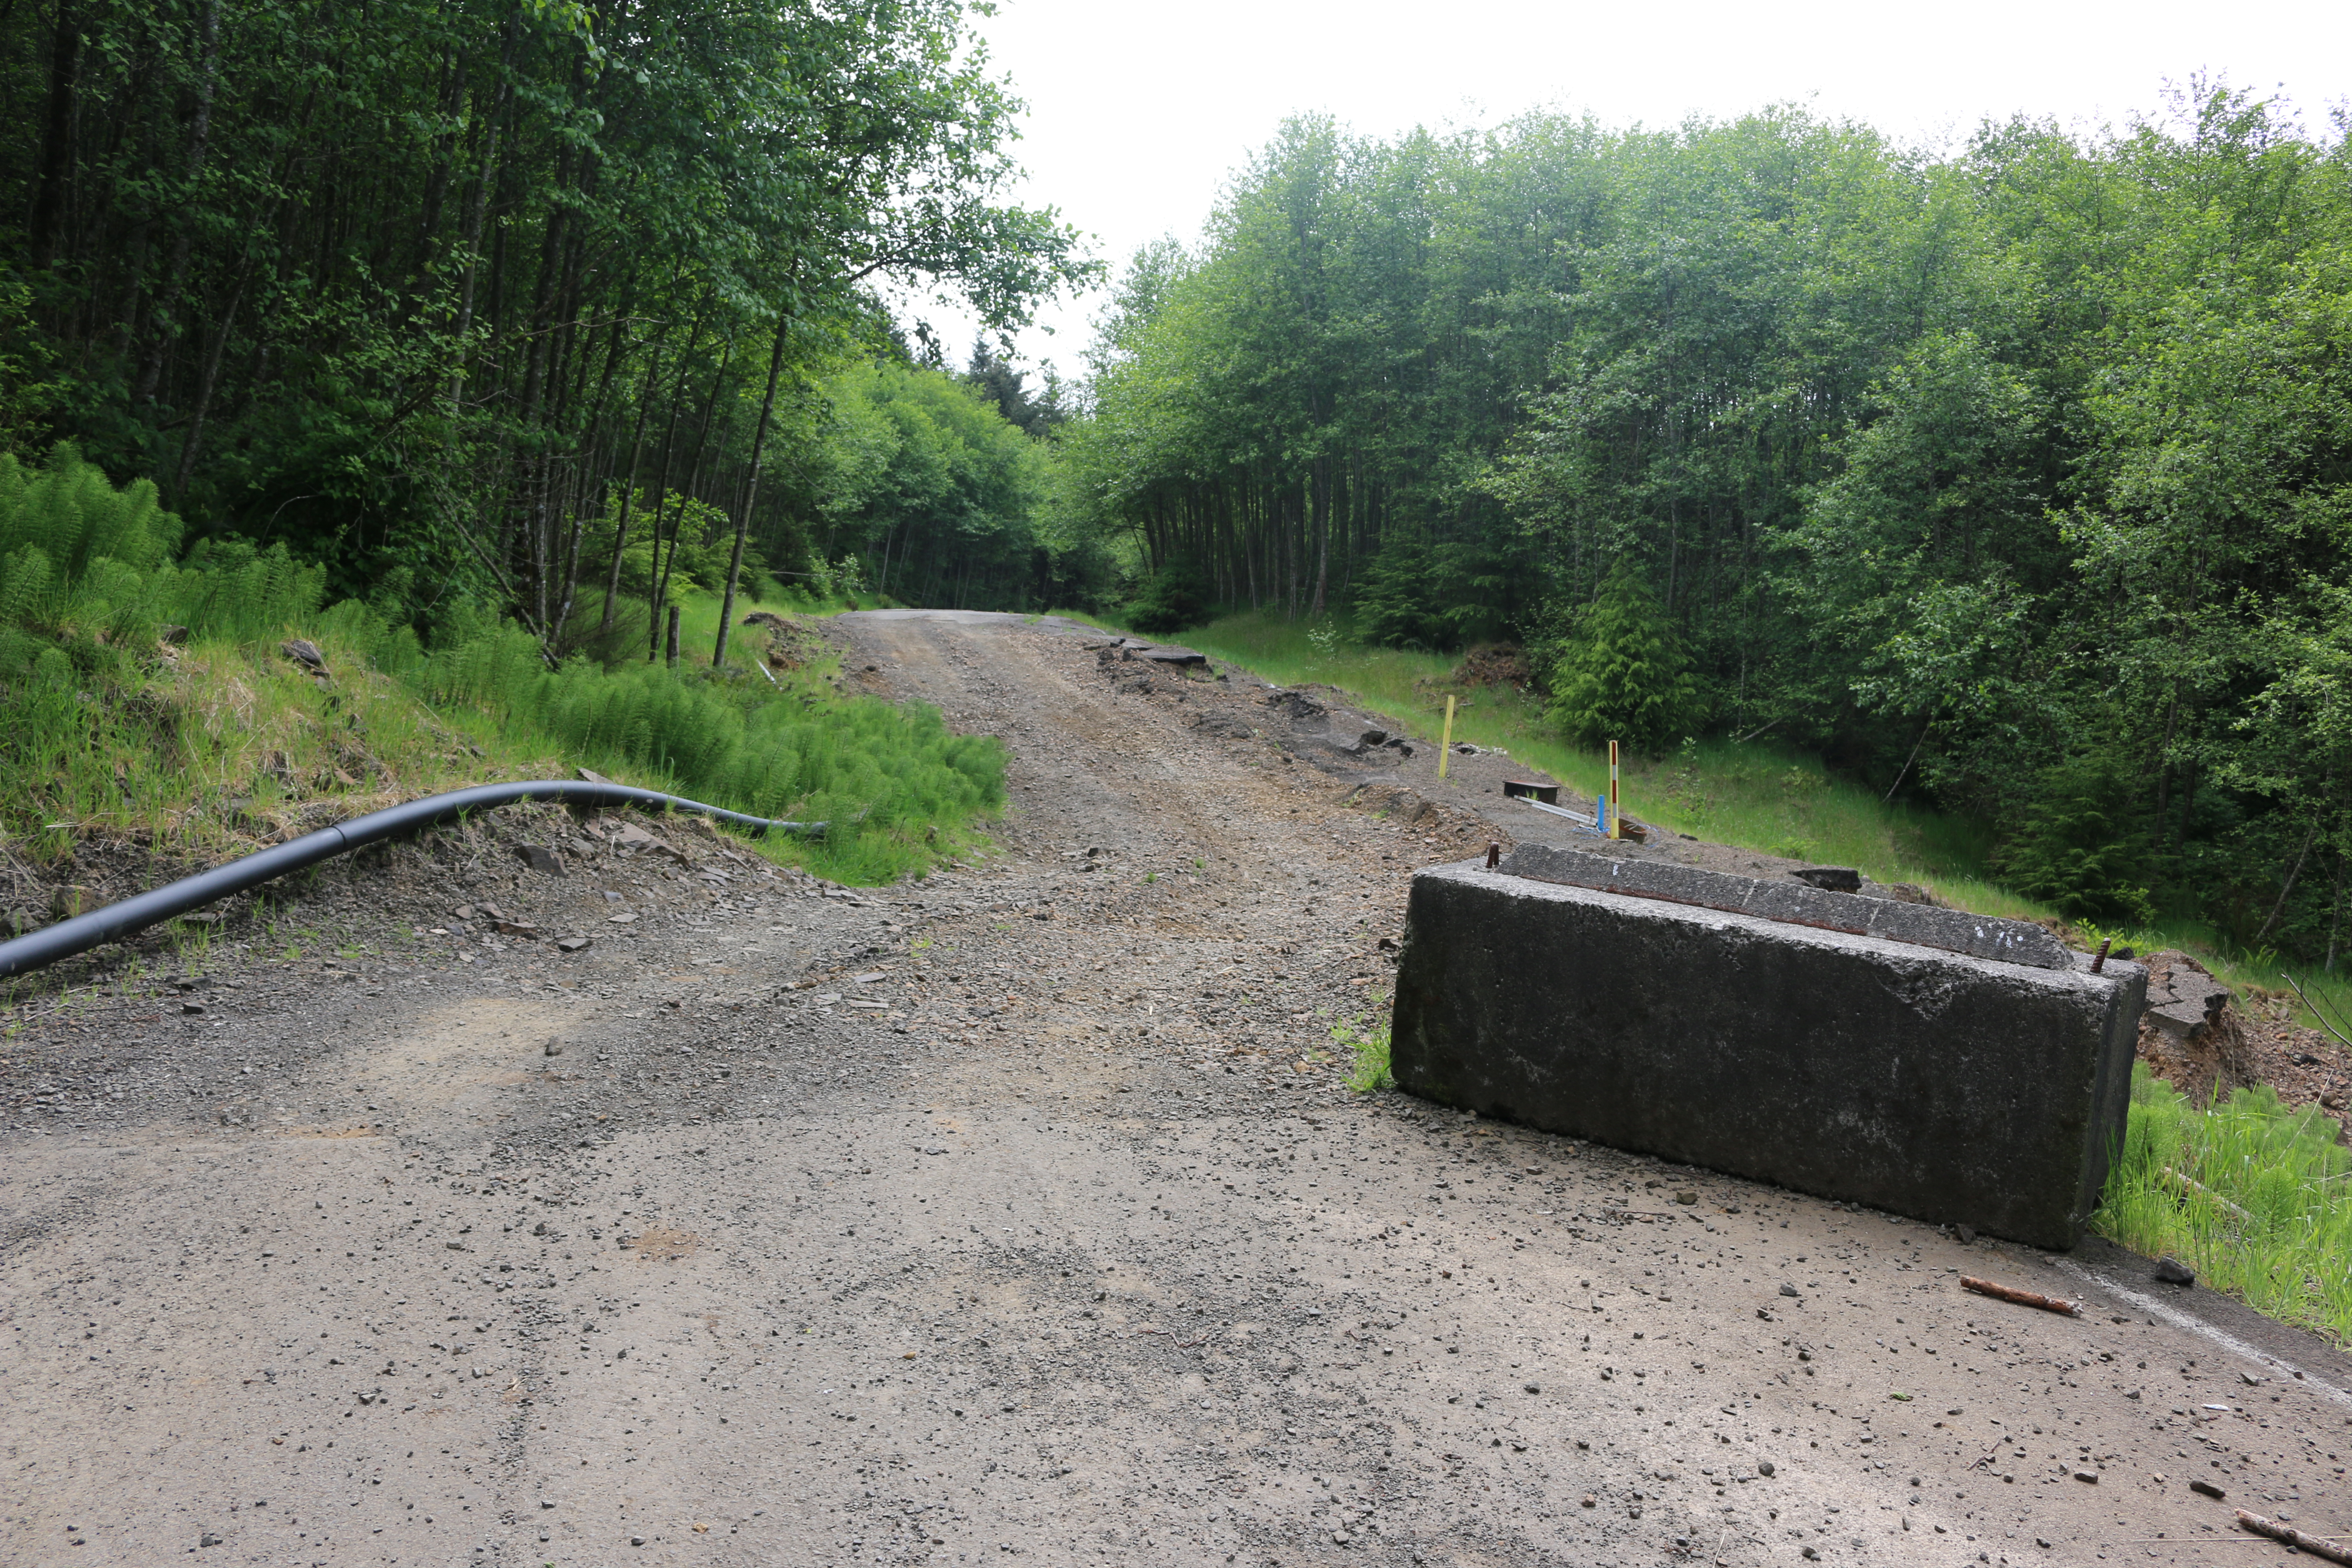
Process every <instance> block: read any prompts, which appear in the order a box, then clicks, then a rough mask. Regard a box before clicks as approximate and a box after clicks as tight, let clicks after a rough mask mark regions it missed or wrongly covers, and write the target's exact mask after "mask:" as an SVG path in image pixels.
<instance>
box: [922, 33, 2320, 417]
mask: <svg viewBox="0 0 2352 1568" xmlns="http://www.w3.org/2000/svg"><path fill="white" fill-rule="evenodd" d="M980 26H981V30H982V32H983V33H984V34H985V35H986V36H987V37H988V39H989V44H990V49H991V52H992V57H993V62H994V65H995V68H996V69H997V72H998V74H1000V75H1003V74H1009V75H1010V76H1011V77H1012V79H1013V85H1014V87H1015V89H1017V90H1018V91H1019V93H1020V94H1021V96H1022V97H1024V99H1026V100H1028V103H1029V115H1028V119H1027V122H1026V128H1025V139H1024V141H1023V142H1022V143H1021V145H1020V148H1019V152H1020V153H1021V156H1022V161H1023V163H1024V164H1026V166H1027V168H1028V170H1029V174H1030V180H1029V187H1028V189H1027V191H1026V192H1025V193H1024V199H1025V200H1026V201H1028V202H1030V203H1032V204H1040V205H1052V206H1055V207H1058V208H1060V209H1061V211H1062V213H1063V215H1064V216H1065V217H1066V219H1067V221H1069V222H1071V223H1073V224H1076V226H1078V227H1079V228H1081V229H1083V230H1085V231H1087V233H1088V234H1089V235H1091V236H1093V237H1095V243H1096V245H1097V249H1098V250H1099V252H1100V254H1101V255H1102V256H1103V257H1104V258H1105V259H1106V260H1108V261H1109V262H1110V263H1111V265H1112V267H1113V268H1114V269H1116V268H1118V267H1119V266H1120V265H1122V264H1123V263H1124V261H1125V259H1126V258H1127V257H1128V256H1129V255H1130V254H1131V253H1132V252H1133V251H1134V250H1135V248H1136V247H1138V246H1139V245H1141V244H1144V243H1145V242H1147V241H1149V240H1150V239H1152V238H1154V237H1157V236H1160V235H1162V234H1169V233H1173V234H1175V235H1177V236H1178V237H1181V238H1183V239H1185V240H1187V241H1190V240H1192V239H1193V238H1194V237H1197V235H1198V233H1199V231H1200V226H1201V223H1202V219H1203V218H1204V217H1205V216H1207V214H1208V211H1209V209H1210V207H1211V205H1213V203H1214V202H1215V200H1216V197H1217V192H1218V189H1219V186H1220V185H1221V184H1222V183H1223V180H1224V179H1225V177H1226V175H1227V174H1228V173H1229V172H1230V171H1231V170H1233V169H1234V168H1235V167H1236V166H1237V165H1239V164H1240V163H1242V161H1243V160H1244V158H1245V157H1246V156H1247V155H1248V154H1249V153H1250V151H1251V149H1253V148H1255V147H1257V146H1260V145H1263V144H1264V143H1265V142H1266V141H1267V140H1268V138H1269V137H1270V136H1271V134H1272V132H1273V131H1274V128H1275V126H1276V124H1277V123H1278V122H1279V121H1281V119H1282V118H1283V117H1284V116H1285V115H1286V114H1292V113H1297V112H1299V111H1302V110H1326V111H1328V112H1329V113H1331V114H1334V115H1336V116H1337V117H1338V118H1339V120H1340V121H1342V122H1344V123H1346V124H1347V125H1349V126H1350V127H1352V128H1353V129H1354V130H1356V131H1359V132H1367V133H1374V134H1389V133H1393V132H1399V131H1403V130H1408V129H1410V128H1411V127H1412V126H1414V125H1429V126H1433V127H1435V126H1442V125H1445V124H1449V123H1454V124H1460V123H1484V122H1488V121H1495V120H1499V119H1504V118H1507V117H1508V116H1510V115H1512V114H1516V113H1517V112H1519V111H1520V110H1526V109H1530V108H1535V107H1538V106H1549V107H1552V108H1557V109H1562V110H1570V111H1575V112H1584V111H1590V112H1591V113H1592V114H1594V115H1595V116H1597V117H1598V118H1599V119H1601V121H1603V122H1604V123H1608V124H1612V125H1622V124H1628V123H1633V122H1636V121H1639V122H1642V123H1645V124H1650V125H1659V124H1668V123H1672V122H1675V121H1680V120H1682V119H1683V118H1684V117H1685V116H1686V115H1689V114H1693V113H1696V114H1702V115H1707V116H1711V117H1717V118H1722V117H1727V116H1730V115H1735V114H1738V113H1740V112H1741V111H1743V110H1749V109H1754V108H1757V107H1759V106H1760V105H1763V104H1767V103H1771V102H1775V101H1780V100H1806V101H1810V102H1811V104H1812V105H1813V106H1814V107H1815V108H1816V109H1817V110H1820V111H1822V112H1823V113H1828V114H1832V115H1850V116H1853V117H1854V118H1856V119H1860V120H1864V121H1869V122H1871V123H1872V124H1874V125H1876V126H1878V127H1880V128H1881V129H1882V130H1885V131H1887V132H1891V133H1893V134H1895V135H1896V136H1898V137H1901V138H1904V139H1906V140H1927V141H1930V142H1937V143H1938V144H1948V142H1951V141H1952V140H1954V139H1956V138H1957V137H1959V136H1962V135H1965V134H1966V133H1967V132H1968V131H1969V129H1970V128H1972V127H1973V126H1974V125H1975V124H1976V123H1977V121H1979V120H1981V119H1983V118H1985V117H1987V116H2007V115H2009V114H2011V113H2013V112H2017V111H2023V112H2026V113H2029V114H2033V115H2037V116H2042V115H2047V116H2054V117H2055V118H2057V119H2058V120H2059V121H2061V122H2062V123H2066V124H2070V125H2074V124H2083V125H2097V124H2100V123H2114V124H2121V123H2123V122H2124V121H2126V120H2128V119H2129V118H2130V117H2131V116H2133V115H2134V114H2147V113H2152V112H2154V111H2156V110H2157V109H2158V106H2159V104H2160V102H2161V92H2162V88H2163V84H2164V83H2165V82H2166V81H2167V80H2168V79H2169V80H2174V81H2185V80H2186V79H2188V78H2189V76H2190V75H2191V74H2192V73H2194V72H2197V71H2199V70H2205V71H2209V72H2212V73H2216V74H2221V75H2226V76H2227V77H2228V79H2230V80H2231V82H2232V83H2233V84H2236V85H2238V86H2242V87H2252V88H2255V89H2262V90H2265V91H2271V90H2278V91H2283V92H2284V94H2285V96H2286V97H2288V98H2289V99H2291V100H2293V101H2294V103H2295V105H2296V106H2297V107H2298V108H2299V109H2300V110H2301V111H2302V114H2303V118H2304V120H2305V123H2306V125H2308V126H2309V127H2310V128H2311V129H2313V130H2314V131H2323V130H2325V128H2326V124H2327V118H2328V115H2329V113H2330V111H2331V110H2334V109H2335V108H2336V107H2337V106H2339V105H2341V104H2343V103H2344V102H2346V100H2347V99H2352V5H2347V4H2346V3H2345V0H2331V3H2322V0H2305V3H2302V4H2278V3H2260V0H2257V3H2254V4H2246V3H2242V0H2241V3H2237V4H2229V3H2222V4H2210V3H2209V4H2202V5H2184V4H2178V3H2175V0H2133V3H2130V4H2124V3H2119V0H2095V3H2085V0H2038V3H2032V4H2028V3H2024V0H1989V3H1983V4H1979V5H1971V6H1965V7H1964V6H1956V5H1888V4H1885V0H1875V3H1873V4H1867V5H1864V4H1854V3H1846V0H1779V3H1777V4H1776V3H1771V0H1766V3H1762V4H1758V3H1755V0H1746V3H1741V4H1727V3H1724V0H1685V3H1684V4H1679V5H1674V6H1672V7H1665V6H1648V5H1638V4H1624V3H1618V4H1594V3H1591V0H1552V3H1550V4H1530V3H1528V0H1485V3H1483V4H1479V5H1400V4H1395V3H1393V0H1351V3H1349V4H1335V3H1332V0H1188V3H1185V4H1181V5H1170V4H1164V3H1163V4H1159V5H1132V4H1129V5H1120V4H1110V5H1105V4H1103V3H1102V0H1002V5H1001V9H1000V10H999V12H998V14H997V15H996V16H994V17H992V18H982V20H981V22H980ZM1100 303H1101V302H1100V300H1098V299H1087V300H1076V301H1071V300H1064V301H1062V302H1060V303H1058V304H1056V305H1054V306H1052V307H1049V308H1048V309H1047V310H1045V311H1044V312H1043V313H1042V314H1041V316H1040V323H1041V327H1051V328H1053V329H1054V330H1053V331H1052V332H1051V333H1050V334H1049V333H1047V332H1045V331H1041V330H1032V331H1029V332H1027V333H1025V334H1024V335H1023V337H1022V339H1021V340H1020V347H1021V348H1022V350H1023V351H1024V361H1025V362H1026V363H1028V364H1030V365H1032V366H1034V364H1036V363H1038V362H1039V361H1041V360H1044V359H1052V360H1054V361H1055V362H1057V363H1059V364H1060V366H1061V367H1062V369H1063V371H1064V372H1065V374H1076V373H1078V372H1079V371H1080V370H1081V369H1082V368H1083V367H1082V363H1081V358H1080V356H1081V353H1082V351H1083V350H1084V348H1085V346H1086V342H1087V337H1088V335H1089V333H1088V329H1087V321H1088V320H1089V318H1091V317H1092V315H1093V314H1094V312H1095V311H1096V310H1097V309H1099V307H1100ZM911 312H912V313H914V314H919V315H921V316H923V317H925V318H926V319H928V320H929V321H931V322H932V324H933V325H934V327H935V328H937V329H938V330H939V331H940V333H941V335H942V336H943V337H944V338H945V340H946V342H947V346H948V348H949V351H950V357H951V359H952V360H953V362H954V363H957V364H959V365H961V363H962V361H963V357H964V355H965V353H967V352H968V351H969V349H970V347H971V339H972V333H973V327H972V323H971V320H970V318H969V317H968V316H965V315H963V314H961V313H960V312H958V311H956V310H951V309H948V308H943V307H941V306H939V305H936V304H931V303H928V302H925V303H920V304H917V305H914V306H912V307H911ZM1033 384H1034V383H1033Z"/></svg>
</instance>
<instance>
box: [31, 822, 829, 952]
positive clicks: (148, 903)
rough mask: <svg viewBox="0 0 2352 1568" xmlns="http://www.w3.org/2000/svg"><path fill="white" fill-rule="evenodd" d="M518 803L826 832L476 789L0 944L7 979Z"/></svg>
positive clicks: (756, 829) (811, 825)
mask: <svg viewBox="0 0 2352 1568" xmlns="http://www.w3.org/2000/svg"><path fill="white" fill-rule="evenodd" d="M519 800H561V801H570V802H575V803H578V804H581V805H658V806H663V807H666V808H669V809H673V810H677V811H691V812H697V813H699V814H700V815H702V816H715V817H717V818H718V819H719V821H721V822H731V823H734V824H736V825H737V826H741V827H749V828H750V829H751V831H752V835H753V837H759V836H760V835H762V834H766V833H770V832H776V833H788V834H792V835H793V836H794V837H803V838H821V837H824V830H825V825H824V823H822V822H782V821H778V820H775V819H773V818H771V817H765V816H745V815H744V814H743V813H741V812H740V811H729V810H727V809H725V808H724V807H722V806H716V805H703V804H702V802H700V801H698V800H688V799H685V798H684V797H683V796H680V795H664V794H663V793H662V792H661V791H659V790H653V789H636V788H633V787H632V786H630V785H628V784H606V783H604V782H601V781H600V782H596V783H590V782H588V781H586V780H583V779H541V780H533V781H530V782H527V783H523V784H477V785H476V786H475V787H473V788H472V789H458V790H451V791H449V792H448V793H447V794H446V795H426V796H425V797H424V798H423V799H422V800H412V801H405V802H404V803H402V804H401V805H394V806H387V807H385V808H384V809H383V810H382V811H372V812H370V813H368V814H367V815H366V816H355V817H353V818H352V819H351V820H350V821H349V822H344V823H338V824H337V825H336V826H332V827H322V828H320V829H319V831H317V832H316V833H306V834H304V835H303V836H302V837H299V838H297V839H294V840H292V841H291V842H290V843H286V844H280V845H278V846H276V847H272V848H268V849H263V850H259V851H257V852H256V853H254V854H251V855H247V856H245V857H243V858H240V859H236V860H232V861H230V862H229V863H228V864H227V865H226V866H216V867H215V868H213V869H211V870H209V871H199V872H198V873H196V875H194V876H193V877H183V878H181V879H179V880H178V881H176V882H166V883H165V884H164V885H163V886H162V887H160V888H157V889H153V890H152V891H150V892H144V893H141V894H139V895H137V896H136V897H134V898H129V899H125V900H122V901H121V902H120V903H114V904H109V905H107V906H106V907H105V908H104V909H101V910H90V911H89V913H88V914H85V915H76V916H75V917H74V918H73V919H71V920H68V921H58V923H57V924H55V925H53V926H45V927H43V928H42V929H41V930H39V931H31V932H28V933H26V935H24V936H20V937H17V938H16V939H14V940H13V941H9V942H0V979H6V978H7V977H8V976H10V975H15V974H23V973H26V972H28V971H31V970H35V969H40V968H43V967H45V966H47V965H48V964H52V963H56V962H57V961H58V960H59V959H61V958H71V957H72V956H73V955H74V954H75V953H77V952H89V950H90V949H91V948H93V947H97V946H99V945H100V944H101V943H104V942H114V941H116V940H118V939H120V938H121V937H125V936H128V935H130V934H131V932H132V931H142V930H144V929H145V928H147V927H148V926H151V925H153V924H154V923H155V922H156V921H167V920H170V919H171V918H172V917H173V915H180V914H185V913H187V911H188V910H193V909H194V908H196V907H197V906H198V905H200V904H208V903H211V902H212V901H213V900H215V899H226V898H227V897H228V896H229V895H231V894H232V893H241V892H243V891H245V890H246V889H247V888H254V887H258V886H260V885H261V884H262V883H264V882H267V881H269V880H271V879H274V878H278V877H283V876H284V875H286V874H287V873H288V872H289V871H299V870H301V869H302V868H304V867H306V866H315V865H317V864H318V863H319V862H320V861H321V860H325V859H330V858H333V857H334V856H337V855H343V854H348V853H349V852H350V851H352V850H353V849H362V848H365V847H367V846H368V845H371V844H376V843H381V842H382V841H383V840H384V839H386V838H391V837H396V836H398V835H400V834H403V833H411V832H415V831H417V830H419V829H421V828H425V827H431V826H435V825H436V824H438V823H443V822H447V821H449V820H450V819H451V818H453V817H457V816H463V815H464V814H465V813H467V812H469V811H481V810H484V809H486V808H488V807H490V806H493V805H511V804H512V803H513V802H515V801H519Z"/></svg>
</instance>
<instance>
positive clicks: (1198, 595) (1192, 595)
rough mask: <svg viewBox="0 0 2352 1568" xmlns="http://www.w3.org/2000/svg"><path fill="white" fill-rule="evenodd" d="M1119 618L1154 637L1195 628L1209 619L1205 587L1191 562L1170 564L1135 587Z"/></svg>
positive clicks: (1207, 592) (1207, 587)
mask: <svg viewBox="0 0 2352 1568" xmlns="http://www.w3.org/2000/svg"><path fill="white" fill-rule="evenodd" d="M1120 616H1121V618H1122V619H1124V620H1125V621H1126V622H1127V624H1128V625H1129V626H1133V627H1134V628H1135V629H1136V630H1137V631H1139V632H1148V633H1150V635H1151V636H1153V637H1165V636H1167V635H1168V634H1169V633H1171V632H1181V631H1182V630H1184V629H1185V628H1186V627H1187V626H1199V625H1200V624H1201V623H1202V621H1204V620H1206V619H1208V618H1209V586H1208V584H1207V583H1206V582H1204V581H1203V580H1202V576H1201V574H1200V572H1199V571H1198V570H1197V569H1196V568H1195V567H1194V566H1193V565H1192V563H1191V562H1189V561H1175V562H1171V563H1168V564H1167V565H1164V566H1162V567H1160V570H1158V571H1157V572H1154V573H1152V574H1150V575H1149V576H1147V577H1145V578H1144V579H1143V581H1142V582H1141V583H1140V584H1137V586H1136V590H1135V596H1134V597H1133V598H1131V599H1129V601H1128V602H1127V604H1126V605H1125V607H1124V608H1123V609H1122V610H1121V612H1120Z"/></svg>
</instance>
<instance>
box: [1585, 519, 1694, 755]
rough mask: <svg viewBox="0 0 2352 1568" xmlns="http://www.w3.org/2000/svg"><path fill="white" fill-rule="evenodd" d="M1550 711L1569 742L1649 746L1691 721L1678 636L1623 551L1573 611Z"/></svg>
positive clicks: (1676, 735) (1686, 668)
mask: <svg viewBox="0 0 2352 1568" xmlns="http://www.w3.org/2000/svg"><path fill="white" fill-rule="evenodd" d="M1551 689H1552V694H1553V695H1552V709H1551V711H1552V717H1553V719H1554V721H1556V722H1557V723H1558V724H1559V726H1560V728H1561V729H1562V730H1563V731H1566V732H1567V734H1568V737H1569V739H1570V741H1572V742H1575V743H1576V744H1578V745H1581V746H1592V747H1596V748H1597V747H1601V746H1605V745H1606V744H1607V743H1608V742H1611V741H1621V742H1625V743H1626V744H1628V745H1631V746H1633V748H1634V749H1635V750H1637V751H1642V752H1659V751H1662V750H1664V748H1665V747H1666V746H1667V745H1669V744H1670V743H1672V742H1675V741H1676V740H1679V739H1680V738H1681V737H1682V736H1683V735H1684V734H1685V733H1686V732H1687V731H1689V730H1690V729H1692V728H1693V727H1694V725H1695V723H1696V712H1695V710H1696V683H1695V682H1694V681H1693V680H1692V679H1691V675H1690V660H1689V658H1688V657H1687V656H1686V654H1685V651H1684V648H1683V643H1682V638H1681V637H1680V636H1679V635H1678V634H1677V633H1676V632H1675V626H1674V623H1673V622H1672V621H1671V620H1670V619H1668V618H1667V616H1666V612H1665V610H1664V607H1663V606H1662V605H1659V603H1658V601H1657V599H1656V597H1655V596H1654V595H1652V594H1651V592H1650V585H1649V584H1648V583H1647V582H1645V581H1644V580H1643V575H1642V569H1641V568H1640V567H1639V566H1637V565H1635V564H1634V563H1633V558H1632V557H1631V556H1627V555H1621V556H1619V557H1618V558H1617V564H1616V565H1615V566H1614V567H1612V569H1611V570H1610V573H1609V575H1608V577H1607V578H1606V579H1605V580H1604V581H1603V582H1602V583H1601V591H1600V593H1599V594H1597V595H1595V596H1594V597H1593V600H1592V603H1591V604H1590V605H1586V606H1585V607H1584V609H1583V611H1582V612H1581V613H1580V615H1579V616H1577V624H1576V630H1575V634H1574V635H1573V636H1572V637H1570V638H1569V639H1568V640H1567V642H1566V643H1565V644H1564V645H1563V646H1562V647H1561V649H1560V652H1559V658H1558V660H1557V662H1556V663H1555V665H1554V667H1553V669H1552V678H1551Z"/></svg>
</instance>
